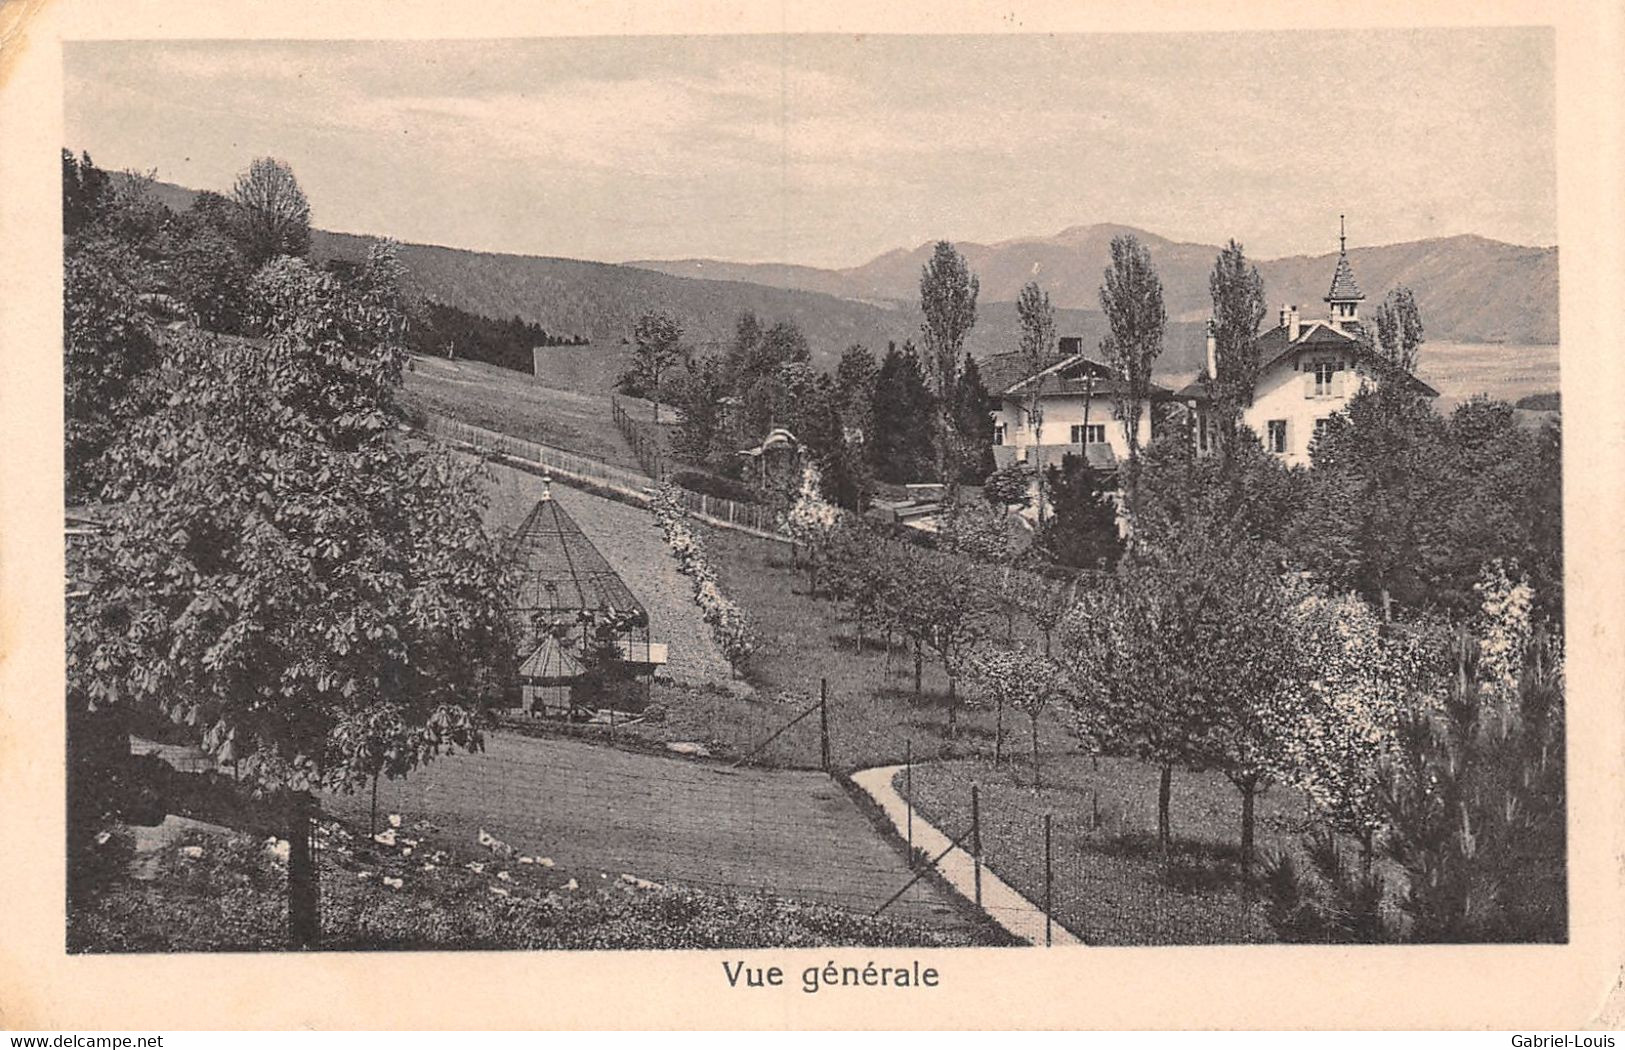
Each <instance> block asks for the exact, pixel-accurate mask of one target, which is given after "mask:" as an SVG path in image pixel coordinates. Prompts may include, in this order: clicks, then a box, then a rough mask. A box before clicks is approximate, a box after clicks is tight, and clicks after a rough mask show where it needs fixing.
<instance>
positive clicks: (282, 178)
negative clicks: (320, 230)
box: [231, 157, 310, 269]
mask: <svg viewBox="0 0 1625 1050" xmlns="http://www.w3.org/2000/svg"><path fill="white" fill-rule="evenodd" d="M231 195H232V199H233V200H235V201H236V202H237V206H238V207H239V208H241V209H242V214H241V221H242V231H243V238H244V242H243V250H244V253H245V254H246V255H247V257H248V263H249V266H250V267H252V268H256V269H257V268H258V267H260V266H263V265H265V264H266V263H268V262H270V261H271V260H272V259H275V258H276V257H277V256H279V255H293V256H299V257H303V256H305V255H308V254H310V202H309V201H307V200H306V199H305V192H304V191H303V190H301V189H300V188H299V180H298V179H295V178H294V177H293V169H292V168H291V167H289V166H288V164H287V163H286V162H285V161H280V160H277V159H276V158H275V157H257V158H255V160H254V162H253V163H252V164H250V165H249V166H248V170H247V171H245V172H243V173H242V174H240V175H238V176H237V182H236V184H235V185H234V186H233V187H232V190H231Z"/></svg>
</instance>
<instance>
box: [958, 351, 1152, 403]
mask: <svg viewBox="0 0 1625 1050" xmlns="http://www.w3.org/2000/svg"><path fill="white" fill-rule="evenodd" d="M1000 356H1006V355H1000ZM985 374H986V373H985V372H984V375H985ZM1040 379H1042V380H1043V393H1044V395H1046V396H1047V395H1050V394H1084V393H1092V394H1095V395H1098V396H1101V397H1111V396H1113V395H1116V394H1122V393H1125V392H1127V390H1128V381H1127V380H1125V379H1123V378H1122V377H1120V376H1119V375H1118V374H1117V370H1116V369H1114V368H1112V366H1111V365H1108V364H1106V363H1105V362H1103V361H1096V360H1095V359H1094V358H1092V357H1090V356H1088V355H1087V354H1081V353H1080V354H1073V355H1072V356H1070V357H1063V358H1061V360H1059V361H1057V362H1055V363H1054V364H1053V365H1050V366H1049V367H1048V368H1045V369H1043V370H1042V371H1038V372H1034V373H1032V374H1031V375H1025V376H1021V377H1019V378H1018V379H1017V380H1016V381H1015V382H1012V383H1009V384H1007V385H1005V386H1004V387H1003V388H1002V389H1001V390H1000V393H1001V394H1003V395H1004V396H1005V397H1017V396H1023V395H1027V394H1031V393H1032V389H1033V387H1034V386H1035V385H1037V383H1038V381H1039V380H1040ZM988 389H989V390H992V389H995V388H994V387H992V386H989V387H988ZM1146 389H1147V393H1148V394H1149V396H1150V398H1151V400H1153V401H1155V400H1158V399H1160V398H1166V397H1171V396H1173V392H1172V391H1170V390H1169V389H1168V388H1167V387H1163V386H1158V385H1157V384H1156V383H1151V384H1149V385H1148V386H1147V388H1146Z"/></svg>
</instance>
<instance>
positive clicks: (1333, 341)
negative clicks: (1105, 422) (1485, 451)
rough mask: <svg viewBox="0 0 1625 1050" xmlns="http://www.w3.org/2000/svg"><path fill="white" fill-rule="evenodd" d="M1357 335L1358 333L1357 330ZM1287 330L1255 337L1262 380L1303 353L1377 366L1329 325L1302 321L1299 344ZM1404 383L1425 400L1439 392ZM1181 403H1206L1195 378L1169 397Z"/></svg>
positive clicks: (1350, 337) (1360, 345) (1350, 336)
mask: <svg viewBox="0 0 1625 1050" xmlns="http://www.w3.org/2000/svg"><path fill="white" fill-rule="evenodd" d="M1356 331H1358V329H1357V328H1356ZM1287 334H1288V333H1287V329H1286V328H1285V327H1284V326H1282V325H1276V326H1275V327H1274V328H1271V329H1270V330H1269V331H1267V332H1264V333H1263V334H1261V335H1260V336H1259V337H1258V361H1259V369H1258V373H1259V375H1260V376H1262V375H1263V374H1264V373H1266V372H1268V371H1269V370H1270V369H1272V368H1274V367H1275V366H1277V365H1279V364H1281V363H1282V362H1283V361H1286V360H1288V359H1289V358H1291V357H1292V356H1293V355H1294V354H1297V353H1300V352H1302V351H1305V350H1336V351H1339V352H1341V353H1345V354H1350V355H1352V356H1353V357H1355V358H1358V359H1362V360H1365V361H1370V362H1376V361H1377V356H1376V354H1374V353H1373V352H1372V351H1371V350H1370V348H1368V347H1367V345H1366V344H1365V343H1364V342H1362V341H1361V340H1360V338H1359V336H1358V335H1357V334H1354V333H1353V332H1350V331H1347V330H1345V329H1344V328H1339V327H1338V326H1337V325H1334V324H1332V323H1330V322H1328V321H1322V320H1315V321H1304V322H1302V324H1301V325H1300V327H1299V329H1298V340H1297V342H1293V341H1292V340H1290V339H1288V338H1287ZM1407 381H1408V382H1409V383H1410V385H1411V386H1412V388H1413V389H1415V390H1416V391H1417V392H1418V393H1420V394H1424V395H1426V396H1427V397H1438V396H1439V392H1438V391H1437V390H1435V389H1433V388H1432V387H1431V386H1429V385H1428V384H1426V383H1424V382H1422V380H1420V379H1418V378H1417V377H1416V376H1414V375H1412V376H1408V377H1407ZM1172 396H1174V397H1176V398H1179V399H1180V400H1186V401H1190V400H1205V399H1206V398H1207V397H1208V388H1207V384H1206V383H1205V382H1203V381H1202V379H1201V378H1200V377H1198V378H1197V379H1196V380H1195V381H1193V382H1190V383H1187V384H1185V385H1184V386H1183V387H1181V388H1180V389H1179V392H1178V393H1176V394H1174V395H1172Z"/></svg>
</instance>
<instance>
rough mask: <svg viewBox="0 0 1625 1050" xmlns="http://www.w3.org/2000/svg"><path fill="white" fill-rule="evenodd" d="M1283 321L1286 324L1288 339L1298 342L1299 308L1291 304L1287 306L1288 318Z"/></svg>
mask: <svg viewBox="0 0 1625 1050" xmlns="http://www.w3.org/2000/svg"><path fill="white" fill-rule="evenodd" d="M1282 323H1283V324H1285V325H1286V337H1287V339H1288V340H1289V341H1291V342H1294V343H1296V342H1297V341H1298V332H1299V329H1300V325H1299V324H1298V308H1297V307H1296V306H1289V307H1287V308H1286V320H1285V321H1283V322H1282Z"/></svg>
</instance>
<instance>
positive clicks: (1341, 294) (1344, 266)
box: [1326, 252, 1365, 303]
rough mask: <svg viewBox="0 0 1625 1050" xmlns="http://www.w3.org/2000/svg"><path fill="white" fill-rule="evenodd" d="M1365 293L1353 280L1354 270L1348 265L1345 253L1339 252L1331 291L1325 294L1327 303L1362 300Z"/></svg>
mask: <svg viewBox="0 0 1625 1050" xmlns="http://www.w3.org/2000/svg"><path fill="white" fill-rule="evenodd" d="M1364 298H1365V293H1363V292H1361V291H1360V286H1359V285H1358V284H1357V283H1355V280H1354V268H1353V267H1352V266H1350V265H1349V257H1348V253H1347V252H1340V253H1338V256H1337V272H1336V273H1334V274H1332V290H1331V291H1329V292H1327V293H1326V301H1327V302H1328V303H1336V302H1349V301H1352V300H1356V299H1364Z"/></svg>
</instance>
